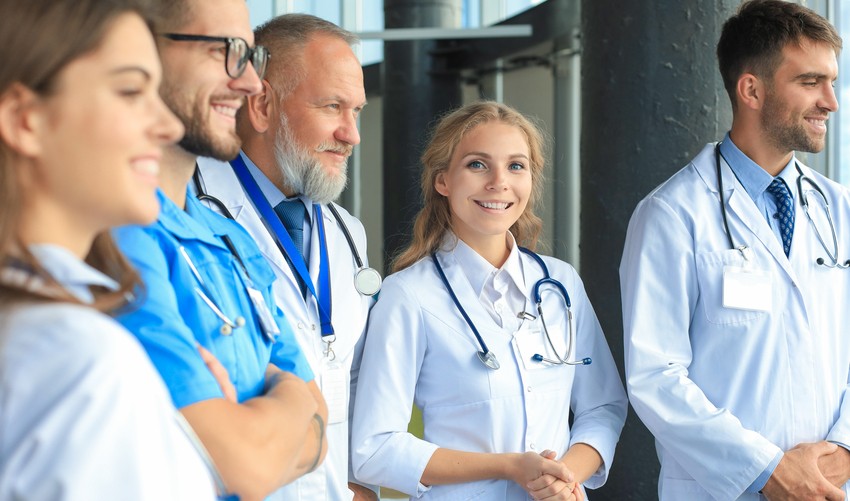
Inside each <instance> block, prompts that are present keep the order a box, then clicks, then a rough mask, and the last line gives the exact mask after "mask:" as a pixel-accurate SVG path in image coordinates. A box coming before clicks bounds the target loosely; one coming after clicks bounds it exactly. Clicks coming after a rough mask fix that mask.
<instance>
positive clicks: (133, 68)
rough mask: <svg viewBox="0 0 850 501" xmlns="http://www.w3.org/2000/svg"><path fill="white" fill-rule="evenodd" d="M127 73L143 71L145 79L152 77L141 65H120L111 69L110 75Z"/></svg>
mask: <svg viewBox="0 0 850 501" xmlns="http://www.w3.org/2000/svg"><path fill="white" fill-rule="evenodd" d="M126 73H141V75H142V77H144V79H145V80H150V79H151V74H150V72H149V71H148V70H146V69H145V68H142V67H141V66H119V67H118V68H113V69H112V70H110V71H109V75H112V76H116V75H123V74H126Z"/></svg>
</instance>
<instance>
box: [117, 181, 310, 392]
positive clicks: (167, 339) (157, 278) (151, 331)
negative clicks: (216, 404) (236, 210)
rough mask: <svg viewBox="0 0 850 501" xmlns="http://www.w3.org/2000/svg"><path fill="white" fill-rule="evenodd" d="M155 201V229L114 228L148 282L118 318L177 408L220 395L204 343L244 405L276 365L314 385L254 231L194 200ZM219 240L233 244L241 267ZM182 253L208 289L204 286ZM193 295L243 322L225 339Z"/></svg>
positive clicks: (218, 323)
mask: <svg viewBox="0 0 850 501" xmlns="http://www.w3.org/2000/svg"><path fill="white" fill-rule="evenodd" d="M157 196H158V198H159V201H160V204H161V206H162V210H161V212H160V215H159V219H158V220H157V221H156V222H155V223H154V224H152V225H150V226H147V227H140V226H128V227H123V228H118V229H116V230H114V236H115V239H116V241H117V242H118V245H119V246H120V247H121V250H122V251H123V252H124V253H125V254H126V256H127V257H128V258H129V259H130V261H131V262H132V263H133V265H134V266H135V267H136V269H138V271H139V273H140V274H141V276H142V279H143V281H144V283H145V290H144V291H143V292H142V293H141V294H139V296H140V297H139V298H137V300H136V301H135V303H134V304H133V305H132V306H131V307H130V308H129V309H128V310H127V311H126V312H121V314H120V315H119V316H118V321H119V322H121V323H122V324H123V325H124V326H125V327H126V328H127V329H128V330H129V331H130V332H132V333H133V334H134V335H135V336H136V337H138V338H139V341H141V343H142V345H143V346H144V347H145V350H147V352H148V355H149V356H150V358H151V360H152V361H153V363H154V365H155V366H156V368H157V369H158V370H159V372H160V374H161V375H162V378H163V379H164V380H165V383H166V385H167V386H168V389H169V391H170V392H171V397H172V399H173V400H174V405H175V406H176V407H178V408H181V407H185V406H187V405H191V404H193V403H196V402H200V401H203V400H207V399H210V398H221V397H222V396H223V395H222V392H221V389H220V388H219V385H218V383H216V381H215V379H214V378H213V376H212V374H210V371H209V370H208V369H207V367H206V365H205V364H204V362H203V360H202V359H201V356H200V354H199V353H198V350H197V345H198V344H200V345H201V346H203V347H204V348H206V349H208V350H209V351H211V352H212V353H213V354H214V355H215V356H216V357H217V358H218V360H219V361H220V362H221V363H222V365H224V367H225V368H226V369H227V372H228V374H229V375H230V380H231V381H232V382H233V384H234V386H235V387H236V391H237V394H238V398H239V401H240V402H242V401H244V400H247V399H249V398H253V397H256V396H259V395H261V394H262V393H263V389H264V385H265V371H266V367H267V365H268V364H269V363H271V364H274V365H275V366H277V367H279V368H280V369H282V370H284V371H289V372H292V373H294V374H295V375H297V376H299V377H300V378H302V379H304V380H305V381H310V380H312V379H313V373H312V371H311V370H310V366H309V364H308V362H307V360H306V359H305V358H304V354H303V353H302V352H301V349H300V347H299V346H298V343H297V341H296V340H295V336H294V334H293V332H292V329H291V327H290V326H289V323H288V322H287V321H286V318H285V317H284V315H283V312H282V311H281V310H280V309H279V308H278V307H277V306H275V303H274V299H273V296H272V287H271V286H272V282H273V281H274V279H275V275H274V272H273V271H272V269H271V268H270V267H269V265H268V263H267V262H266V260H265V258H264V257H263V255H262V254H261V253H260V250H259V249H258V248H257V245H256V243H254V241H253V240H252V239H251V237H250V235H249V234H248V233H247V232H246V231H245V230H244V229H243V228H242V227H241V226H240V225H239V224H238V223H236V222H234V221H231V220H229V219H227V218H225V217H222V216H220V215H218V214H216V213H215V212H213V211H211V210H210V209H208V208H206V207H204V206H203V205H201V204H200V203H199V202H198V201H197V200H196V199H195V197H193V196H191V195H189V196H187V198H186V210H185V211H183V210H180V208H178V207H177V206H176V205H175V204H174V203H173V202H172V201H171V200H169V199H168V198H167V197H166V196H165V195H164V194H163V193H162V192H161V191H159V192H158V193H157ZM222 237H226V238H229V239H230V241H231V242H232V244H233V248H234V249H235V250H236V252H237V253H238V255H239V258H241V260H242V262H243V263H244V266H245V269H244V270H243V268H242V265H240V264H239V261H238V260H237V258H236V256H234V254H233V253H232V252H231V251H230V250H229V249H228V247H227V245H226V244H225V239H224V238H222ZM181 247H183V249H184V250H185V252H186V254H188V256H189V258H190V260H191V261H192V264H193V265H194V267H195V268H196V269H197V271H198V273H199V275H200V276H201V278H202V279H203V281H204V283H205V287H202V286H201V284H199V281H198V278H197V277H196V276H195V274H194V273H193V272H192V270H191V268H190V266H189V263H188V262H187V260H186V259H185V257H184V256H183V255H182V253H181V251H180V248H181ZM246 270H247V273H248V276H247V277H246V275H245V271H246ZM249 284H250V285H252V286H253V287H254V288H255V289H256V290H257V291H259V293H260V294H261V295H262V297H263V298H264V300H265V302H266V305H267V306H268V308H269V309H270V310H271V313H272V315H273V316H274V320H275V322H276V324H277V326H278V328H279V329H280V333H279V334H277V335H276V340H275V342H272V341H271V339H270V337H269V336H267V335H266V334H265V333H264V330H263V328H262V325H261V323H260V321H259V318H258V316H257V310H256V308H255V307H254V305H253V304H252V302H251V299H250V297H249V295H248V294H249V293H248V287H249ZM196 289H198V290H201V291H205V292H206V293H207V294H208V295H210V296H212V297H211V298H210V299H212V301H213V303H214V304H215V306H217V307H218V308H219V309H220V310H221V311H222V312H223V313H224V315H226V316H227V317H228V318H229V319H230V320H236V319H237V318H238V317H244V319H245V325H244V326H241V327H237V328H234V329H233V330H232V333H230V334H223V333H222V329H221V327H222V325H223V324H224V323H223V321H222V320H221V319H220V318H219V317H218V316H217V315H216V314H215V312H214V311H213V309H212V308H211V307H210V305H208V304H207V303H206V302H205V301H204V300H203V299H202V296H201V294H200V293H199V292H198V290H196Z"/></svg>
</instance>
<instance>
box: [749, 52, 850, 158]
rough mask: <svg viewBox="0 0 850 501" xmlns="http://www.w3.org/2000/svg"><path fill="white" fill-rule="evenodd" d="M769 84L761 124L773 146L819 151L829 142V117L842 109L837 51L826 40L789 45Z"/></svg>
mask: <svg viewBox="0 0 850 501" xmlns="http://www.w3.org/2000/svg"><path fill="white" fill-rule="evenodd" d="M782 56H783V60H782V63H781V64H780V65H779V67H778V68H777V70H776V72H775V73H774V75H773V81H772V83H771V85H769V86H767V87H766V93H765V101H764V105H763V107H762V111H761V127H762V129H763V131H764V133H765V135H766V137H767V140H768V142H769V143H770V144H771V145H772V146H773V148H775V149H777V150H778V151H780V152H782V153H785V152H790V151H794V150H796V151H806V152H811V153H817V152H819V151H821V150H823V148H824V146H825V144H826V120H827V119H828V117H829V113H831V112H834V111H836V110H837V109H838V101H837V100H836V97H835V89H834V88H833V85H834V82H835V79H836V78H837V77H838V62H837V60H836V56H835V51H834V50H833V49H832V47H831V46H829V45H827V44H823V43H815V42H810V41H804V42H803V43H802V44H801V45H800V46H797V45H793V44H790V45H787V46H786V47H785V48H784V49H783V50H782Z"/></svg>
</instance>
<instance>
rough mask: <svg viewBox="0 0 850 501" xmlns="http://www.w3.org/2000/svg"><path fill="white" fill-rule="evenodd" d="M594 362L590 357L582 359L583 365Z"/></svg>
mask: <svg viewBox="0 0 850 501" xmlns="http://www.w3.org/2000/svg"><path fill="white" fill-rule="evenodd" d="M592 363H593V360H591V358H590V357H585V358H582V359H581V365H590V364H592Z"/></svg>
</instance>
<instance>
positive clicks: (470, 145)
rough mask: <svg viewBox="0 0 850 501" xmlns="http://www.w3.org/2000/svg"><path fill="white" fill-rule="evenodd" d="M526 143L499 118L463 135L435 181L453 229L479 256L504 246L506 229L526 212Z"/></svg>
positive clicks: (528, 189)
mask: <svg viewBox="0 0 850 501" xmlns="http://www.w3.org/2000/svg"><path fill="white" fill-rule="evenodd" d="M529 157H530V153H529V147H528V141H527V140H526V138H525V135H524V134H523V133H522V131H521V130H520V129H519V128H517V127H514V126H512V125H508V124H505V123H503V122H486V123H483V124H481V125H478V126H476V127H475V128H474V129H472V130H470V131H469V132H467V133H466V135H464V137H463V139H461V141H460V142H459V143H458V145H457V147H456V148H455V151H454V153H453V154H452V157H451V161H450V162H449V168H448V170H447V171H445V172H443V173H440V174H439V175H438V176H437V180H436V182H435V184H434V187H435V189H436V190H437V192H438V193H440V194H441V195H443V196H445V197H446V198H447V199H448V203H449V209H450V212H451V226H452V230H453V231H454V233H455V234H456V235H457V236H458V238H460V239H461V240H463V241H464V242H465V243H466V244H467V245H469V246H470V247H472V248H473V249H475V250H476V251H478V252H479V253H481V254H484V252H482V250H483V249H488V248H492V246H499V245H501V246H504V244H505V235H506V232H507V231H508V230H509V229H510V228H511V226H513V225H514V223H516V221H517V220H518V219H519V217H520V216H521V215H522V214H523V212H525V209H526V206H527V205H528V200H529V197H530V196H531V190H532V176H531V167H530V160H529Z"/></svg>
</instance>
